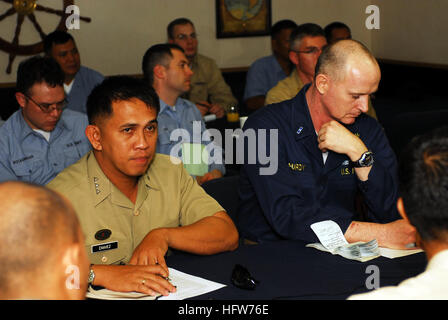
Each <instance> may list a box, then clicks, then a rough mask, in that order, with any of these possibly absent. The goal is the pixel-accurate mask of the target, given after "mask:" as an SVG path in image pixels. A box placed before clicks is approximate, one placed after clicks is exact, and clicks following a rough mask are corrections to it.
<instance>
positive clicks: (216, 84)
mask: <svg viewBox="0 0 448 320" xmlns="http://www.w3.org/2000/svg"><path fill="white" fill-rule="evenodd" d="M167 33H168V43H173V44H177V45H178V46H179V47H181V48H182V49H183V50H184V52H185V55H186V56H187V58H188V64H189V67H190V69H191V70H192V71H193V72H194V74H193V76H192V77H191V88H190V90H189V91H188V92H186V93H185V98H186V99H187V100H190V101H192V102H194V103H195V104H196V107H197V108H198V109H199V111H200V112H201V115H202V116H205V115H207V114H214V115H215V116H216V118H222V117H224V115H225V113H226V111H228V110H229V108H230V107H231V106H232V105H236V104H237V103H238V101H237V100H236V99H235V97H234V96H233V94H232V90H231V89H230V87H229V86H228V85H227V83H226V82H225V80H224V78H223V76H222V74H221V70H219V68H218V66H217V65H216V62H215V61H214V60H213V59H211V58H209V57H206V56H204V55H202V54H199V53H198V39H197V34H196V30H195V28H194V25H193V22H191V21H190V20H188V19H187V18H178V19H176V20H174V21H172V22H170V23H169V24H168V27H167Z"/></svg>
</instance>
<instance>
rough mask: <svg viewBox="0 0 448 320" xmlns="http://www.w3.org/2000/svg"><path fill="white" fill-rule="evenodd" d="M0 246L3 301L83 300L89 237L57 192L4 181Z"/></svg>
mask: <svg viewBox="0 0 448 320" xmlns="http://www.w3.org/2000/svg"><path fill="white" fill-rule="evenodd" d="M0 247H1V250H0V261H1V263H0V299H33V300H34V299H56V300H61V299H64V300H65V299H78V300H79V299H84V297H85V294H86V289H87V275H88V271H89V262H88V260H87V254H86V251H85V248H84V237H83V234H82V231H81V228H80V226H79V222H78V219H77V217H76V213H75V211H74V210H73V207H72V206H71V204H70V203H69V202H68V201H67V200H66V199H63V197H61V196H60V195H59V194H57V193H56V192H54V191H52V190H49V189H47V188H45V187H43V186H38V185H33V184H28V183H24V182H17V181H14V182H4V183H0Z"/></svg>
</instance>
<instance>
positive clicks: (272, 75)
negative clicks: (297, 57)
mask: <svg viewBox="0 0 448 320" xmlns="http://www.w3.org/2000/svg"><path fill="white" fill-rule="evenodd" d="M296 27H297V25H296V23H295V22H294V21H291V20H280V21H278V22H277V23H275V24H274V25H273V26H272V31H271V47H272V55H270V56H266V57H263V58H260V59H258V60H256V61H255V62H254V63H252V65H251V66H250V69H249V71H248V72H247V77H246V86H245V88H244V97H243V100H244V103H245V104H246V106H247V108H248V109H249V110H257V109H259V108H261V107H263V106H264V104H265V103H264V102H265V101H264V100H265V96H266V94H267V93H268V91H269V90H270V89H271V88H272V87H274V86H275V85H276V84H277V83H278V82H279V81H280V80H283V79H285V78H286V77H287V76H289V74H290V73H291V71H292V69H293V66H292V64H291V61H289V36H290V35H291V32H292V30H294V29H295V28H296Z"/></svg>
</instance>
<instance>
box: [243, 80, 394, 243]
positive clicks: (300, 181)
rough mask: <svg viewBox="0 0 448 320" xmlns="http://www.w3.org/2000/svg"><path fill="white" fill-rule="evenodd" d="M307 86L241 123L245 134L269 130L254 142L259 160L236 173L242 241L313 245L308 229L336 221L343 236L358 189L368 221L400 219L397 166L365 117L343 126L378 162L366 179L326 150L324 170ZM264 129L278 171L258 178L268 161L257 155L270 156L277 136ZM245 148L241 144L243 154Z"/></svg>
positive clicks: (373, 122) (378, 128)
mask: <svg viewBox="0 0 448 320" xmlns="http://www.w3.org/2000/svg"><path fill="white" fill-rule="evenodd" d="M309 87H310V85H306V86H305V87H304V88H303V89H302V90H301V91H300V92H299V93H298V95H297V96H296V97H294V98H293V99H291V100H287V101H283V102H281V103H278V104H273V105H270V106H268V107H265V108H263V109H261V110H259V111H257V112H256V113H254V114H253V115H251V116H250V117H249V118H248V119H247V121H246V123H245V125H244V131H245V132H246V130H248V129H254V130H255V131H257V132H258V131H259V129H267V131H268V132H267V133H266V137H267V138H266V139H264V137H263V136H261V139H257V147H258V148H257V156H256V159H257V160H256V161H255V162H256V163H255V164H251V163H247V162H248V161H245V164H244V165H243V166H242V169H241V175H240V189H239V196H240V208H239V213H238V227H239V231H240V233H241V236H242V237H243V238H246V239H250V240H253V241H258V242H263V241H272V240H281V239H293V240H303V241H307V242H318V239H317V237H316V236H315V234H314V232H313V231H312V229H311V228H310V225H311V224H313V223H315V222H319V221H323V220H333V221H335V222H336V223H337V224H338V225H339V226H340V228H341V230H342V232H343V233H345V231H346V230H347V228H348V227H349V225H350V223H351V222H352V221H353V220H354V219H355V216H356V212H355V195H356V193H357V192H358V191H359V192H361V193H362V194H363V196H364V198H365V203H366V205H367V207H368V218H369V220H370V221H371V222H381V223H385V222H391V221H394V220H396V219H398V218H399V215H398V212H397V210H396V202H397V198H398V178H397V161H396V157H395V154H394V153H393V151H392V149H391V148H390V146H389V143H388V141H387V138H386V136H385V134H384V132H383V129H382V127H381V126H380V125H379V123H378V122H377V121H376V120H375V119H373V118H371V117H369V116H367V115H364V114H362V115H360V116H359V117H358V118H357V119H356V121H355V122H354V123H353V124H351V125H345V127H346V128H347V129H348V130H350V131H351V132H352V133H354V134H356V135H358V136H359V138H360V139H361V140H362V141H363V142H364V144H365V145H366V146H367V148H368V149H369V150H371V151H373V154H374V159H375V162H374V164H373V166H372V169H371V171H370V173H369V178H368V180H367V181H365V182H362V181H360V180H359V179H358V178H357V176H356V173H355V170H354V168H352V167H351V165H350V163H349V160H350V159H349V158H348V156H346V155H344V154H338V153H335V152H332V151H328V158H327V160H326V162H325V165H324V162H323V159H322V152H321V150H320V149H319V148H318V143H317V135H316V132H315V130H314V126H313V123H312V121H311V116H310V113H309V109H308V104H307V102H306V97H305V93H306V91H307V90H308V88H309ZM269 130H278V144H273V145H276V146H278V159H277V161H278V168H277V171H276V173H275V174H271V175H261V174H260V168H262V167H267V166H268V164H263V163H266V161H265V160H264V159H263V158H260V156H259V155H258V152H259V150H260V146H261V145H262V144H263V145H264V144H265V145H266V150H267V155H269V154H270V152H271V151H275V150H272V145H271V144H270V141H269V138H270V137H275V135H270V134H269ZM264 140H267V142H266V141H264ZM246 142H247V141H246ZM274 143H276V142H275V141H274ZM250 145H252V144H249V146H248V144H247V143H245V152H246V155H247V151H248V148H250ZM252 153H253V152H252ZM261 154H262V155H263V152H262V153H261ZM270 156H271V161H272V155H270ZM246 160H247V159H246ZM260 160H261V161H260ZM260 163H261V164H260ZM269 165H272V163H271V164H269Z"/></svg>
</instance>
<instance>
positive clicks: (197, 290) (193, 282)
mask: <svg viewBox="0 0 448 320" xmlns="http://www.w3.org/2000/svg"><path fill="white" fill-rule="evenodd" d="M168 270H169V272H170V279H171V283H172V284H173V285H174V286H176V288H177V291H176V292H175V293H170V294H169V295H168V296H161V295H158V296H150V295H147V294H144V293H139V292H117V291H111V290H108V289H100V290H95V289H93V288H92V287H89V290H88V292H87V294H86V297H87V298H91V299H102V300H129V299H132V300H137V299H138V300H155V299H158V300H183V299H187V298H191V297H195V296H198V295H201V294H204V293H207V292H211V291H214V290H218V289H220V288H222V287H225V285H224V284H221V283H217V282H213V281H209V280H206V279H203V278H199V277H195V276H192V275H189V274H186V273H183V272H180V271H178V270H176V269H172V268H168Z"/></svg>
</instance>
